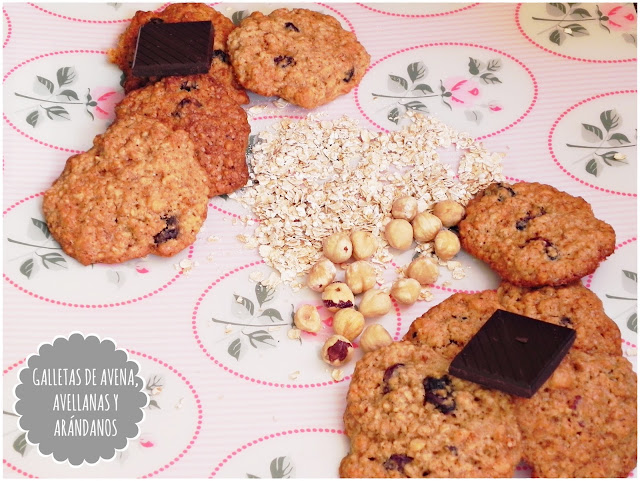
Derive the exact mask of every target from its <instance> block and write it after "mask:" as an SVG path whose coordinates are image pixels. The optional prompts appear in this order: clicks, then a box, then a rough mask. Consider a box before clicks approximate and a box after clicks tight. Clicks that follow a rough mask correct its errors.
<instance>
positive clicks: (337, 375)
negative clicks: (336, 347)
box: [331, 369, 344, 382]
mask: <svg viewBox="0 0 640 481" xmlns="http://www.w3.org/2000/svg"><path fill="white" fill-rule="evenodd" d="M331 377H332V378H333V380H334V381H336V382H340V381H342V380H343V379H344V371H343V370H342V369H334V370H333V371H331Z"/></svg>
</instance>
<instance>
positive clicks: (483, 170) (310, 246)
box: [229, 112, 504, 284]
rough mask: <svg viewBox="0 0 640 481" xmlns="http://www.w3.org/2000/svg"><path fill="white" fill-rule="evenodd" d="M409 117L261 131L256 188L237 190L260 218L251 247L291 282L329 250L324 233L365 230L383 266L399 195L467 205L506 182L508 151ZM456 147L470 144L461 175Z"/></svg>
mask: <svg viewBox="0 0 640 481" xmlns="http://www.w3.org/2000/svg"><path fill="white" fill-rule="evenodd" d="M407 115H408V117H409V118H410V119H411V123H410V124H409V125H407V126H406V127H405V128H403V129H402V130H400V131H397V132H389V133H376V132H373V131H370V130H366V129H363V128H361V127H360V126H359V125H358V122H357V120H354V119H350V118H347V117H342V118H339V119H336V120H321V119H320V118H318V117H314V116H311V115H310V116H309V117H307V118H306V119H302V120H290V119H285V120H282V121H280V122H277V123H276V124H274V125H273V126H272V130H267V131H264V132H261V133H260V134H259V136H258V141H257V142H256V144H255V145H254V146H253V149H252V151H251V153H250V155H249V157H248V161H249V163H250V172H251V173H250V178H249V182H248V184H247V186H246V187H245V188H244V189H242V190H241V191H238V192H235V193H233V194H230V195H229V197H230V198H233V199H237V200H238V201H239V202H240V203H241V204H242V205H243V206H245V207H247V208H249V209H250V210H251V211H252V212H253V214H254V215H255V216H256V217H257V218H258V219H260V223H259V224H258V226H257V227H256V230H255V232H254V235H253V236H252V237H249V238H247V239H246V243H245V244H246V247H248V248H258V251H259V253H260V255H261V256H262V257H263V258H264V260H265V262H266V263H267V264H268V265H269V266H271V267H273V268H275V269H276V270H277V271H278V272H279V273H280V275H281V277H282V281H284V282H285V283H288V284H292V283H295V284H298V283H299V282H300V280H301V279H299V278H298V277H299V276H302V275H304V274H306V273H307V272H308V271H309V269H310V268H311V266H312V265H313V264H314V263H315V262H316V261H317V260H318V259H320V257H321V256H322V239H324V238H325V237H327V236H329V235H330V234H332V233H334V232H338V231H347V232H348V231H351V230H354V229H360V230H366V231H369V232H371V233H373V234H374V235H375V236H376V237H378V238H379V239H380V241H381V242H380V247H379V249H378V250H377V252H376V253H375V255H374V257H373V258H372V262H374V263H376V264H378V265H379V266H382V265H383V264H385V263H386V262H388V261H390V260H391V259H392V255H391V254H390V252H389V249H388V247H389V246H388V244H387V243H386V241H385V240H384V237H383V236H382V232H383V231H384V227H385V225H386V224H387V223H388V222H389V221H390V220H391V214H390V212H391V204H392V202H393V200H394V199H395V198H396V197H398V196H401V195H411V196H413V197H415V198H416V199H417V200H418V206H419V210H420V211H422V210H425V209H430V208H431V207H432V205H433V204H434V203H435V202H438V201H441V200H445V199H452V200H455V201H457V202H459V203H461V204H463V205H466V204H467V202H468V201H469V199H471V197H473V195H474V194H475V193H476V192H478V191H479V190H481V189H483V188H485V187H487V186H488V185H489V184H491V183H492V182H499V181H502V180H503V179H504V178H503V176H502V157H503V156H504V154H498V153H491V152H489V151H488V150H487V149H485V148H484V146H483V145H482V144H481V143H479V142H476V141H474V140H473V139H472V138H471V137H470V136H469V135H468V134H466V133H460V132H457V131H455V130H454V129H452V128H450V127H448V126H446V125H445V124H443V123H442V122H440V121H439V120H437V119H435V118H433V117H426V116H423V115H421V114H416V113H414V112H409V113H408V114H407ZM451 146H453V147H455V149H456V150H460V151H463V152H462V154H461V156H460V161H459V166H458V172H457V178H456V173H455V172H454V171H453V169H452V168H451V167H450V166H449V165H447V164H445V163H443V162H441V160H440V156H439V154H438V149H447V148H449V147H451ZM419 247H420V246H419ZM419 250H420V249H419ZM422 250H424V249H422ZM296 278H298V279H296Z"/></svg>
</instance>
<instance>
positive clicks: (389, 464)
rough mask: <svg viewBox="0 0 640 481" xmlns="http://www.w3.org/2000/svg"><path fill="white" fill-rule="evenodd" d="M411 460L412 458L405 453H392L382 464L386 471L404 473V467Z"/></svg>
mask: <svg viewBox="0 0 640 481" xmlns="http://www.w3.org/2000/svg"><path fill="white" fill-rule="evenodd" d="M411 461H413V458H412V457H411V456H407V455H406V454H392V455H391V456H389V459H387V460H386V461H385V462H384V463H382V466H384V469H386V470H388V471H392V470H395V471H400V472H401V473H404V467H405V466H406V465H407V464H409V463H410V462H411Z"/></svg>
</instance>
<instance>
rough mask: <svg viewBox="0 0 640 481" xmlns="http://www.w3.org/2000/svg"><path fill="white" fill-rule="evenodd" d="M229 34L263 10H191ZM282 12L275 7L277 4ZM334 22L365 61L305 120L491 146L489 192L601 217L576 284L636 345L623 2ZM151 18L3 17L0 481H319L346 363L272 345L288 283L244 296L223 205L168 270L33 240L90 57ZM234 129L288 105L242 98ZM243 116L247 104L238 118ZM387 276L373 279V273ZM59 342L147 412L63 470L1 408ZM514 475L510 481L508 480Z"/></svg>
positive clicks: (152, 261)
mask: <svg viewBox="0 0 640 481" xmlns="http://www.w3.org/2000/svg"><path fill="white" fill-rule="evenodd" d="M211 5H213V6H214V7H215V8H216V9H218V10H219V11H220V12H222V13H223V14H225V15H227V16H229V17H230V18H232V19H233V20H234V21H236V22H238V21H239V20H240V19H241V18H243V17H244V16H246V15H247V14H248V13H249V12H251V11H254V10H261V11H263V12H265V13H267V12H269V11H271V10H273V9H275V8H278V7H281V6H284V5H281V4H277V3H269V4H242V3H229V4H227V3H222V4H211ZM287 6H291V4H287ZM305 6H306V7H308V8H311V9H314V10H318V11H321V12H323V13H327V14H330V15H333V16H334V17H336V18H337V19H338V20H339V21H340V22H341V23H342V25H343V26H344V28H346V29H349V30H352V31H353V32H355V33H356V35H357V37H358V39H359V40H360V41H361V42H362V43H363V45H364V46H365V47H366V49H367V50H368V52H369V53H370V54H371V59H372V60H371V66H370V68H369V71H368V72H367V74H366V75H365V77H364V79H363V80H362V82H361V84H360V86H359V87H358V88H357V89H355V90H354V91H353V92H351V93H350V94H349V95H346V96H344V97H341V98H339V99H337V100H336V101H334V102H332V103H330V104H328V105H326V106H324V107H321V108H319V109H317V112H322V113H324V114H325V115H326V116H327V117H328V118H334V117H338V116H340V115H343V114H345V115H348V116H350V117H354V118H357V119H359V120H360V123H361V125H362V126H363V127H364V128H370V129H375V130H394V129H398V128H401V127H402V126H403V120H402V114H403V113H404V112H406V111H407V110H414V111H418V112H423V113H428V114H431V115H434V116H436V117H438V118H439V119H441V120H443V121H445V122H446V123H448V124H449V125H451V126H453V127H454V128H456V129H457V130H460V131H467V132H469V133H470V134H471V135H473V136H474V137H476V138H477V139H480V140H482V141H483V142H484V143H485V145H486V146H487V147H488V148H489V149H490V150H492V151H498V152H504V153H506V157H505V158H504V173H505V175H506V176H507V177H508V178H509V179H510V180H526V181H540V182H545V183H549V184H552V185H554V186H556V187H557V188H559V189H561V190H564V191H567V192H569V193H571V194H573V195H579V196H582V197H584V198H585V199H586V200H588V201H589V202H590V203H591V204H592V206H593V209H594V211H595V214H596V216H597V217H599V218H602V219H604V220H606V221H607V222H609V223H610V224H612V225H613V227H614V228H615V231H616V234H617V248H616V251H615V253H614V254H613V255H612V256H611V257H610V258H609V259H607V260H606V261H605V262H604V263H603V264H602V265H601V266H600V268H599V269H598V270H597V271H596V272H595V273H594V274H593V275H590V276H588V277H587V278H585V279H584V283H585V284H586V285H587V286H588V287H589V288H590V289H592V290H593V291H594V292H595V293H596V294H597V295H598V296H599V297H600V298H601V299H602V301H603V302H604V306H605V309H606V312H607V313H608V315H609V316H610V317H612V318H613V319H614V320H615V321H616V322H617V323H618V325H619V326H620V329H621V332H622V338H623V343H624V346H623V350H624V352H625V354H626V355H627V356H628V357H629V358H630V359H631V360H632V361H633V363H634V365H635V360H636V357H635V356H636V350H635V349H636V344H637V337H636V332H637V305H636V304H637V303H636V288H637V265H636V252H637V238H636V235H637V234H636V228H637V225H636V213H637V211H636V202H637V154H636V144H637V123H636V120H637V112H636V95H637V91H636V49H637V37H636V13H635V10H634V8H633V5H632V4H597V5H596V4H580V3H551V4H530V3H527V4H495V3H492V4H478V3H473V4H471V3H469V4H462V3H457V4H431V3H430V4H419V3H415V4H380V3H376V4H360V3H339V4H324V3H313V4H306V5H305ZM161 7H162V4H148V3H147V4H127V3H104V4H90V5H89V4H79V3H66V4H62V3H60V4H55V3H42V4H40V3H7V4H4V6H3V16H2V38H3V59H4V60H3V74H4V77H3V86H4V94H3V97H4V105H3V116H4V123H3V128H4V129H3V134H4V148H3V164H2V169H3V175H4V194H3V217H4V231H3V234H2V240H3V248H4V252H3V254H4V263H3V277H4V326H3V327H4V342H3V348H4V352H3V365H4V376H3V381H4V384H3V386H4V391H3V393H4V394H3V395H4V404H3V410H4V411H3V440H4V452H3V458H4V459H3V462H4V466H3V470H4V475H5V476H7V477H45V476H55V477H84V478H86V477H93V476H95V477H145V476H146V477H150V476H158V477H207V476H217V477H294V476H299V477H335V476H337V472H338V471H337V469H338V464H339V461H340V459H341V458H342V456H344V454H345V453H346V451H347V447H348V441H347V438H346V436H345V435H344V433H343V431H342V429H343V425H342V413H343V411H344V406H345V395H346V392H347V388H348V382H349V374H350V373H351V372H352V370H353V363H351V364H350V365H349V366H347V368H345V374H346V377H345V379H344V380H343V381H340V382H336V381H334V380H333V379H332V377H331V369H330V368H329V367H328V366H327V365H325V364H324V363H323V362H322V361H321V360H320V358H319V356H318V352H319V348H320V346H321V344H322V341H323V340H324V339H326V337H327V336H328V335H329V333H330V332H331V329H330V327H329V324H330V314H329V313H328V312H326V311H322V315H323V319H324V320H325V321H326V322H325V324H326V325H325V328H324V329H323V331H322V332H321V333H319V334H318V335H316V336H312V335H305V336H303V337H302V338H301V339H300V340H291V339H289V338H288V337H287V331H288V329H289V327H290V325H291V319H292V310H293V309H294V308H295V307H296V306H298V305H300V304H302V303H303V302H316V303H317V301H318V299H317V297H316V296H314V295H312V293H311V292H310V291H308V290H307V289H304V290H301V291H299V292H292V291H291V290H290V289H289V288H288V287H286V286H284V285H280V286H278V287H276V288H266V287H264V286H263V285H261V284H260V283H256V282H255V281H253V280H252V279H257V278H258V277H256V276H259V275H260V274H254V273H255V272H261V273H262V275H263V276H264V277H268V276H269V275H270V273H271V272H272V270H271V269H270V268H269V267H268V266H266V265H265V264H264V262H263V261H262V259H261V258H260V256H259V255H258V252H257V251H255V250H250V249H245V248H244V247H243V244H242V243H241V242H239V241H238V239H237V236H238V235H239V234H245V235H250V234H251V232H252V231H253V229H254V228H255V223H254V221H253V220H252V217H251V214H250V213H249V212H247V211H245V210H244V209H243V208H242V207H240V205H239V204H238V203H237V202H235V201H233V200H230V199H227V198H223V197H218V198H214V199H212V200H211V201H210V204H209V213H208V218H207V220H206V222H205V225H204V227H203V229H202V231H201V232H200V234H199V236H198V240H197V241H196V242H195V243H194V245H193V246H191V247H190V248H189V249H187V250H186V251H184V252H182V253H180V254H178V255H177V256H176V257H174V258H169V259H166V258H156V257H153V256H149V258H146V259H141V260H138V261H131V262H127V263H124V264H121V265H94V266H90V267H83V266H81V265H80V264H79V263H77V262H76V261H74V260H73V259H71V258H69V257H68V256H66V255H65V254H64V253H63V252H62V251H61V250H60V249H59V247H58V246H57V244H56V242H55V241H54V240H53V239H52V238H51V236H50V234H49V231H48V229H47V227H46V224H45V223H44V221H43V215H42V212H41V201H42V194H43V192H44V190H46V189H47V188H48V187H49V186H50V185H51V183H52V182H53V181H54V180H55V178H56V177H57V176H58V175H59V174H60V172H61V170H62V168H63V166H64V163H65V161H66V159H67V158H68V157H69V156H70V155H72V154H74V153H76V152H79V151H83V150H84V149H87V148H88V147H89V146H90V145H91V141H92V139H93V136H94V135H96V134H98V133H100V132H103V131H104V130H105V128H106V126H107V125H108V124H109V122H110V121H111V119H112V115H113V106H114V105H115V103H117V101H118V100H120V99H121V98H122V95H123V94H122V91H121V88H120V75H121V73H120V71H119V70H118V69H117V68H116V67H114V66H113V65H110V64H109V63H108V62H107V60H106V55H105V52H106V50H107V49H108V48H110V47H111V46H113V45H114V43H115V41H116V39H117V36H118V34H119V33H120V32H121V31H123V29H124V28H125V26H126V21H127V19H128V18H130V17H131V16H132V15H133V13H134V12H135V11H136V10H137V9H145V10H149V9H156V8H161ZM251 100H252V102H251V104H250V105H249V106H247V108H248V109H250V110H249V111H250V123H251V126H252V133H253V134H256V133H258V132H259V131H261V130H264V129H266V128H268V127H269V125H271V124H272V123H274V122H276V121H278V120H280V119H282V118H285V117H295V118H297V117H301V116H304V115H306V113H307V112H306V111H304V110H302V109H299V108H295V107H293V106H284V107H283V106H282V105H281V104H278V103H274V102H273V101H274V100H275V99H265V98H262V97H258V96H255V95H253V94H252V95H251ZM252 107H256V108H252ZM459 260H461V262H463V264H464V266H465V269H466V271H467V276H466V277H465V278H464V279H462V280H457V281H454V280H451V279H448V278H447V277H446V276H443V278H442V280H441V281H439V282H438V284H437V285H435V286H434V287H433V289H432V291H433V294H434V298H433V300H432V301H430V302H418V303H417V304H415V305H413V306H411V307H410V308H406V307H400V306H398V305H396V306H394V309H393V310H392V312H391V313H390V314H389V315H387V316H385V317H384V318H383V319H382V320H381V322H382V324H383V325H385V326H386V327H387V329H388V330H389V332H391V333H392V335H393V336H394V337H395V339H399V338H400V337H402V335H403V334H404V333H405V332H406V330H407V328H408V326H409V324H410V323H411V321H412V320H413V319H415V317H417V315H419V314H421V313H422V312H424V311H426V310H427V309H428V308H429V307H431V306H433V305H435V304H436V303H437V302H440V301H442V300H443V299H445V298H446V297H448V296H449V295H451V294H452V293H453V292H456V291H461V290H462V291H476V290H482V289H486V288H492V287H495V286H496V285H497V282H498V279H497V277H496V276H495V275H494V274H492V273H491V272H489V270H488V269H487V268H486V267H485V266H482V265H480V263H478V262H477V261H475V260H473V259H471V258H470V257H469V256H468V255H466V254H464V253H461V254H460V255H459ZM389 269H390V271H391V272H392V271H393V269H394V267H393V265H390V266H389ZM73 331H80V332H83V333H86V334H88V333H93V334H97V335H99V336H100V337H109V338H111V339H113V340H114V341H115V342H116V344H117V345H118V347H120V348H124V349H127V350H128V351H129V354H130V356H131V357H132V358H134V359H135V360H137V361H138V362H139V363H140V366H141V372H142V375H143V376H144V377H145V380H146V386H145V388H146V389H147V392H148V394H149V395H150V399H151V400H152V402H151V403H150V405H149V406H148V407H147V408H146V410H147V413H146V418H145V421H144V423H143V424H142V426H141V430H142V434H141V436H140V437H139V438H138V439H136V440H135V441H134V442H132V443H131V445H130V447H129V449H127V450H126V451H125V452H123V453H121V454H120V455H118V456H117V458H116V459H115V460H113V461H111V462H109V463H104V462H102V463H99V464H98V465H96V466H83V467H82V468H79V469H73V468H71V467H69V466H67V465H65V464H57V463H54V462H53V461H52V460H51V459H50V458H44V457H42V456H40V455H39V454H38V453H37V452H36V450H35V449H34V448H33V447H32V446H29V445H27V443H26V442H25V440H24V436H23V435H22V433H21V431H20V430H19V429H18V428H17V425H16V417H15V415H14V413H13V412H12V406H13V402H14V398H13V387H14V386H15V384H16V381H17V372H18V371H19V370H20V368H21V367H22V366H23V365H24V360H25V358H26V357H27V356H28V355H29V354H31V353H33V352H35V351H36V349H37V347H38V345H39V344H40V343H42V342H51V341H52V340H53V339H54V338H55V337H57V336H61V335H68V334H69V333H71V332H73ZM518 474H519V475H527V474H528V471H527V470H526V469H525V468H521V469H519V470H518Z"/></svg>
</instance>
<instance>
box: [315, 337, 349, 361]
mask: <svg viewBox="0 0 640 481" xmlns="http://www.w3.org/2000/svg"><path fill="white" fill-rule="evenodd" d="M353 353H354V349H353V344H351V341H349V339H347V338H346V337H343V336H339V335H337V334H336V335H334V336H331V337H330V338H329V339H327V342H325V343H324V346H322V360H323V361H324V362H326V363H327V364H330V365H331V366H342V365H343V364H346V363H348V362H349V361H350V360H351V358H352V357H353Z"/></svg>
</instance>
